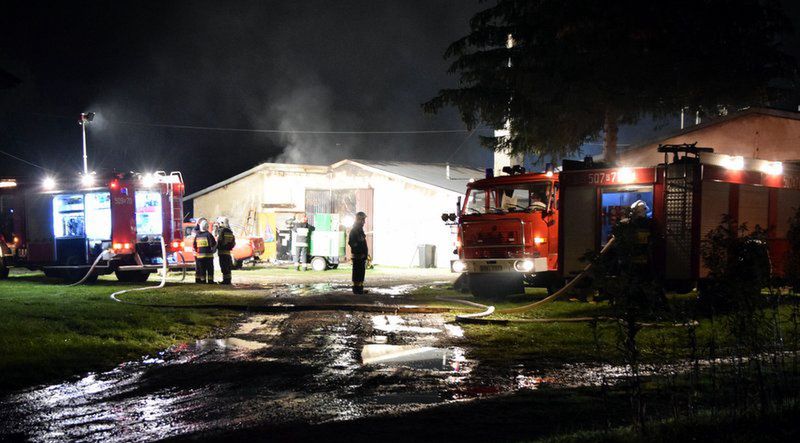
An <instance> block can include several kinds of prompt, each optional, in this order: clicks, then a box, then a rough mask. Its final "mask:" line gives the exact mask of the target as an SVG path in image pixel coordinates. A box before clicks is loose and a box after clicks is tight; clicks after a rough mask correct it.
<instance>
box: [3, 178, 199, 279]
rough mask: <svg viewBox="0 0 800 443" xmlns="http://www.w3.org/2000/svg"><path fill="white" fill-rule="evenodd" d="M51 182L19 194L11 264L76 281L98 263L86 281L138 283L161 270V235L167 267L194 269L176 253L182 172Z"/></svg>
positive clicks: (180, 232)
mask: <svg viewBox="0 0 800 443" xmlns="http://www.w3.org/2000/svg"><path fill="white" fill-rule="evenodd" d="M55 185H56V184H55V183H54V182H53V181H52V180H48V181H47V182H46V185H45V187H47V188H53V189H44V190H43V189H33V188H30V187H29V188H28V189H20V190H19V192H17V193H16V195H15V202H14V204H15V213H16V214H18V216H17V217H16V219H15V220H16V222H17V224H16V225H15V226H14V229H13V235H14V237H15V239H16V248H15V249H14V250H13V253H12V260H10V263H11V264H12V265H14V266H20V267H26V268H28V269H34V270H42V271H44V273H45V275H47V276H49V277H59V278H65V279H69V280H78V279H80V278H82V277H83V276H84V275H86V274H87V272H88V271H89V270H90V269H91V267H92V265H93V264H94V263H95V261H97V264H96V266H95V267H94V271H93V273H92V275H90V276H89V279H90V280H96V279H97V276H98V275H105V274H111V273H114V274H116V276H117V278H118V279H119V280H120V281H129V282H141V281H145V280H147V278H148V277H149V276H150V274H151V273H154V272H156V270H158V269H160V268H161V267H162V265H163V260H164V258H163V257H164V256H163V254H162V249H161V242H162V240H163V242H164V244H165V246H166V251H167V266H168V268H171V269H175V268H178V269H180V268H185V267H193V265H192V264H188V265H187V264H186V263H184V262H183V261H182V260H181V257H180V256H179V255H178V254H177V253H178V252H182V250H183V229H182V222H183V193H184V185H183V179H182V177H181V174H180V173H179V172H173V173H171V174H166V173H164V172H157V173H155V174H136V173H112V174H108V175H103V176H98V175H94V174H93V175H89V176H84V177H83V178H82V181H81V184H80V185H77V184H76V185H74V186H64V187H63V188H62V189H55V187H56V186H55ZM22 214H24V216H22ZM22 220H24V223H23V222H22ZM98 257H99V258H98ZM0 276H2V275H0Z"/></svg>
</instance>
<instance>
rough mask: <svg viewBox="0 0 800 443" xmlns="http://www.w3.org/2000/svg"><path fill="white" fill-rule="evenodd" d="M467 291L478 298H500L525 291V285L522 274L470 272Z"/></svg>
mask: <svg viewBox="0 0 800 443" xmlns="http://www.w3.org/2000/svg"><path fill="white" fill-rule="evenodd" d="M469 292H471V293H472V295H474V296H475V297H478V298H502V297H507V296H509V295H514V294H523V293H525V286H524V284H523V281H522V275H482V274H471V275H470V276H469Z"/></svg>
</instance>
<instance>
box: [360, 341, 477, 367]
mask: <svg viewBox="0 0 800 443" xmlns="http://www.w3.org/2000/svg"><path fill="white" fill-rule="evenodd" d="M461 354H462V355H463V353H461ZM454 356H455V353H454V352H453V351H452V350H450V349H443V348H433V347H429V346H409V345H380V344H375V345H364V347H363V348H362V350H361V362H362V363H363V364H365V365H377V364H380V365H384V366H403V367H409V368H414V369H429V370H439V371H442V370H452V367H451V365H450V363H449V362H450V361H451V360H453V358H454Z"/></svg>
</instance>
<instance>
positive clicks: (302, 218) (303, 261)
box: [292, 214, 314, 271]
mask: <svg viewBox="0 0 800 443" xmlns="http://www.w3.org/2000/svg"><path fill="white" fill-rule="evenodd" d="M313 231H314V226H311V225H309V224H308V217H307V216H306V215H305V214H299V215H298V216H297V219H296V220H295V222H294V223H293V224H292V260H294V268H295V269H296V270H298V271H299V270H300V266H301V265H302V266H303V271H307V270H308V245H309V240H310V239H311V232H313Z"/></svg>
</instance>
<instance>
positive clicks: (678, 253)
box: [658, 144, 713, 279]
mask: <svg viewBox="0 0 800 443" xmlns="http://www.w3.org/2000/svg"><path fill="white" fill-rule="evenodd" d="M658 152H663V153H664V237H665V238H664V240H665V251H664V252H665V254H666V257H665V263H666V272H665V276H666V277H667V278H668V279H685V278H689V277H690V276H691V275H692V274H691V271H692V269H691V266H692V260H691V254H692V209H693V202H692V200H693V198H694V190H695V177H697V176H698V174H699V170H698V165H699V158H700V153H702V152H713V149H711V148H698V147H697V146H696V144H683V145H660V146H659V147H658ZM669 154H672V155H673V158H672V161H670V159H669Z"/></svg>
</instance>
